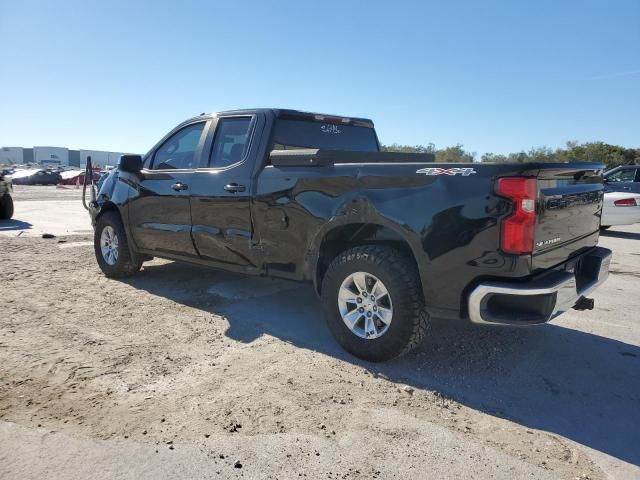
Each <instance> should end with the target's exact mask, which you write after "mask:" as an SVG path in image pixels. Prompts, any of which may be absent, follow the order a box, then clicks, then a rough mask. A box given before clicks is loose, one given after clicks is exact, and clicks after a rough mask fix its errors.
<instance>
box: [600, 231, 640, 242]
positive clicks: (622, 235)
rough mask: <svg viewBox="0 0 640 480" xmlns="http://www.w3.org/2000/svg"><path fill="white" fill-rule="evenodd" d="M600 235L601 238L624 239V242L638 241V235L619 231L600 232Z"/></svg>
mask: <svg viewBox="0 0 640 480" xmlns="http://www.w3.org/2000/svg"><path fill="white" fill-rule="evenodd" d="M600 235H602V236H603V237H615V238H624V239H626V240H640V233H636V232H621V231H619V230H602V231H601V232H600Z"/></svg>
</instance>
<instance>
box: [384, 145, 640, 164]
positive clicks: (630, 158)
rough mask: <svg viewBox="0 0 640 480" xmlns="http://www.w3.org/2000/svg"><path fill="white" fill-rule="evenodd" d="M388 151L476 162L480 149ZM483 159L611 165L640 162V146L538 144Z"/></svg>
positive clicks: (432, 147)
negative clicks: (551, 145)
mask: <svg viewBox="0 0 640 480" xmlns="http://www.w3.org/2000/svg"><path fill="white" fill-rule="evenodd" d="M382 150H383V151H385V152H404V153H431V154H433V155H435V161H436V162H443V163H454V162H473V161H476V157H477V154H476V152H469V151H467V150H465V149H464V146H463V145H462V144H458V145H455V146H453V147H446V148H443V149H437V148H436V147H435V145H434V144H433V143H429V144H427V145H399V144H397V143H393V144H391V145H383V146H382ZM480 161H481V162H514V163H524V162H572V161H584V162H601V163H604V164H605V165H606V166H607V168H613V167H616V166H618V165H626V164H633V163H639V164H640V148H625V147H621V146H619V145H610V144H608V143H604V142H585V143H578V142H567V143H566V145H565V146H564V147H560V148H556V149H552V148H548V147H535V148H531V149H530V150H528V151H524V150H522V151H520V152H516V153H509V154H506V155H504V154H498V153H485V154H484V155H482V156H481V157H480Z"/></svg>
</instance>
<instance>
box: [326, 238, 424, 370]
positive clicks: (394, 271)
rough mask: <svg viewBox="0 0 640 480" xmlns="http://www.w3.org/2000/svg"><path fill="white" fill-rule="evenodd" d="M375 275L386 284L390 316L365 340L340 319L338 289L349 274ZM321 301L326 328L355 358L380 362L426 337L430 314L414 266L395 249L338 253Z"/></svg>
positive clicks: (373, 247)
mask: <svg viewBox="0 0 640 480" xmlns="http://www.w3.org/2000/svg"><path fill="white" fill-rule="evenodd" d="M355 272H365V273H368V274H371V275H375V276H376V277H377V278H378V279H380V281H382V283H383V284H384V285H385V286H386V288H387V290H388V292H389V296H390V297H391V299H392V302H393V317H392V321H391V322H390V324H389V327H388V330H387V331H386V332H385V333H383V334H382V335H381V336H380V337H378V338H374V339H366V338H362V337H359V336H358V335H356V334H355V333H353V332H352V331H351V330H350V329H349V327H347V325H346V324H345V322H344V321H343V320H342V316H341V315H340V311H339V308H338V292H339V290H340V287H341V285H342V282H343V281H344V280H345V279H346V278H347V277H348V276H349V275H351V274H352V273H355ZM322 301H323V304H324V308H325V317H326V321H327V325H328V326H329V330H331V333H332V334H333V336H334V337H335V339H336V340H337V341H338V343H339V344H340V345H342V347H343V348H344V349H345V350H347V351H348V352H349V353H351V354H353V355H355V356H356V357H358V358H362V359H364V360H368V361H371V362H381V361H385V360H390V359H392V358H395V357H398V356H400V355H404V354H405V353H407V352H409V351H410V350H412V349H413V348H415V347H416V346H417V345H418V344H419V343H420V342H421V341H422V339H423V338H424V337H425V335H426V333H427V329H428V326H429V315H428V313H427V311H426V310H425V306H424V298H423V295H422V288H421V283H420V278H419V275H418V272H417V271H416V268H415V265H414V264H413V263H412V262H411V261H410V260H409V259H408V258H407V257H406V256H405V255H404V254H402V253H401V252H399V251H398V250H396V249H394V248H390V247H385V246H377V245H365V246H361V247H355V248H351V249H349V250H347V251H345V252H342V253H341V254H339V255H338V256H337V257H336V258H335V259H334V260H333V261H332V262H331V264H330V265H329V268H328V269H327V272H326V274H325V276H324V279H323V281H322Z"/></svg>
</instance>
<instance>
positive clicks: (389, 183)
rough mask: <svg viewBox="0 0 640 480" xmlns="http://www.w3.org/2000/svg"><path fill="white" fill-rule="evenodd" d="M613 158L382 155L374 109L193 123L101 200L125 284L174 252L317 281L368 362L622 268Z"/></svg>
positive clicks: (533, 320) (517, 314)
mask: <svg viewBox="0 0 640 480" xmlns="http://www.w3.org/2000/svg"><path fill="white" fill-rule="evenodd" d="M603 168H604V167H603V165H600V164H594V163H553V164H545V163H529V164H485V163H466V164H461V163H457V164H442V163H434V158H433V156H432V155H428V154H402V153H392V152H381V151H380V144H379V142H378V138H377V136H376V132H375V130H374V128H373V123H372V122H371V121H370V120H368V119H364V118H346V117H340V116H332V115H322V114H314V113H306V112H299V111H294V110H283V109H255V110H239V111H229V112H221V113H217V114H211V115H200V116H197V117H194V118H191V119H189V120H187V121H185V122H183V123H181V124H180V125H178V126H177V127H176V128H174V129H173V130H172V131H171V132H169V133H168V134H167V135H166V136H165V137H164V138H163V139H162V140H160V142H158V144H157V145H156V146H154V147H153V148H152V149H151V150H150V151H149V153H147V154H146V155H145V156H144V157H141V156H135V155H126V156H123V157H122V158H121V159H120V164H119V168H118V169H115V170H114V171H113V172H111V173H110V174H109V176H108V177H106V178H105V179H104V180H103V181H102V184H101V188H100V190H99V192H98V194H97V197H96V198H95V200H94V201H92V202H91V203H90V206H89V210H90V213H91V217H92V222H93V225H94V227H95V242H94V243H95V254H96V258H97V261H98V264H99V265H100V268H101V269H102V271H103V272H104V273H105V274H106V275H107V276H109V277H120V276H126V275H131V274H133V273H135V272H136V271H138V270H139V269H140V267H141V265H142V263H143V262H144V261H145V260H149V259H151V258H153V257H163V258H167V259H172V260H178V261H184V262H192V263H196V264H199V265H206V266H210V267H214V268H220V269H225V270H231V271H234V272H243V273H246V274H252V275H268V276H273V277H281V278H287V279H292V280H299V281H310V282H312V283H313V285H314V287H315V289H316V291H317V293H318V294H319V295H320V296H321V298H322V302H323V305H324V308H325V309H326V319H327V323H328V326H329V328H330V330H331V332H332V333H333V335H334V336H335V338H336V339H337V340H338V342H340V344H341V345H343V347H344V348H345V349H346V350H348V351H349V352H351V353H353V354H354V355H356V356H358V357H361V358H364V359H368V360H372V361H381V360H387V359H390V358H393V357H395V356H398V355H400V354H403V353H405V352H407V351H408V350H410V349H411V348H412V347H414V346H415V345H416V344H418V342H419V341H420V340H421V339H422V338H423V336H424V335H425V334H426V332H427V327H428V324H429V318H430V317H434V316H435V317H439V318H443V317H444V318H452V319H453V318H455V319H470V320H471V321H473V322H476V323H483V324H508V325H532V324H541V323H545V322H547V321H549V320H551V319H552V318H554V317H556V316H557V315H559V314H560V313H562V312H564V311H566V310H568V309H570V308H572V307H573V308H577V309H590V308H593V300H591V299H588V298H586V295H588V294H589V293H590V292H591V291H592V290H593V289H594V288H596V287H597V286H598V285H599V284H600V283H602V282H603V281H604V280H605V278H606V277H607V275H608V269H609V261H610V257H611V251H609V250H607V249H605V248H602V247H597V246H596V244H597V242H598V235H599V227H600V215H601V211H602V201H603V183H602V173H603Z"/></svg>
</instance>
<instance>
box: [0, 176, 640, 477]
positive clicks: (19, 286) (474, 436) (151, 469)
mask: <svg viewBox="0 0 640 480" xmlns="http://www.w3.org/2000/svg"><path fill="white" fill-rule="evenodd" d="M15 200H16V218H15V219H14V220H12V221H10V222H1V223H0V299H1V301H2V304H1V308H0V477H1V478H21V479H24V478H42V477H46V478H89V477H91V478H236V477H238V478H240V477H242V478H329V479H358V478H460V477H464V478H504V479H514V478H536V479H537V478H548V479H558V478H561V479H574V478H589V479H601V478H639V477H640V468H639V467H638V466H639V465H640V428H639V426H640V331H639V329H638V313H637V312H638V311H640V278H639V277H640V248H638V246H639V245H640V228H638V227H637V226H634V227H624V228H617V229H612V231H610V232H608V233H606V234H604V235H603V236H602V238H601V244H602V245H604V246H608V247H609V248H613V249H614V252H615V257H614V261H613V263H612V274H611V276H610V278H609V280H608V281H607V283H606V284H605V285H604V286H603V287H602V288H601V289H600V290H599V291H598V292H596V293H595V295H594V298H595V299H596V309H595V310H593V311H590V312H575V311H572V312H570V313H568V314H566V315H564V316H562V317H561V318H559V319H557V320H555V321H554V322H552V323H551V324H549V325H545V326H542V327H534V328H524V329H511V328H490V327H482V328H481V327H475V326H471V325H467V324H466V323H465V324H463V323H458V324H455V323H454V324H452V323H451V322H445V321H438V320H434V322H433V328H432V330H431V335H430V336H429V338H428V339H427V340H426V341H425V342H424V344H423V345H422V346H421V347H420V348H419V349H418V351H416V352H414V353H412V354H410V355H408V356H406V357H403V358H401V359H398V360H394V361H392V362H388V363H384V364H370V363H367V362H362V361H359V360H357V359H355V358H353V357H351V356H350V355H348V354H346V353H344V352H343V351H342V350H341V349H340V347H339V346H338V345H337V344H336V343H335V342H334V341H333V339H332V338H331V336H330V334H329V332H328V330H327V328H326V327H325V325H324V323H323V320H322V318H321V313H320V310H321V305H320V302H319V300H318V299H317V298H316V297H315V295H314V293H313V291H312V289H311V287H310V286H308V285H301V284H296V283H291V282H285V281H279V280H270V279H264V278H249V277H243V276H240V275H233V274H229V273H224V272H218V271H212V270H206V269H202V268H199V267H194V266H188V265H183V264H178V263H173V262H168V261H164V260H154V261H152V262H149V263H147V264H145V266H144V268H143V270H142V272H140V274H138V275H137V276H134V277H132V278H130V279H127V280H124V281H122V280H109V279H106V278H105V277H104V276H102V275H101V273H100V272H99V269H98V267H97V265H96V262H95V259H94V256H93V249H92V246H91V243H90V241H91V238H92V237H91V234H90V233H89V232H90V226H89V224H88V217H83V216H81V215H84V212H83V211H79V210H78V208H77V203H78V202H79V199H78V192H73V191H72V192H71V193H69V192H64V193H62V194H60V192H56V191H55V190H54V189H51V188H46V187H21V188H19V189H18V188H16V192H15ZM35 203H38V204H39V205H40V206H37V205H34V204H35ZM60 209H62V211H61V210H60ZM54 210H55V211H54ZM60 214H64V215H65V216H66V217H67V218H68V219H69V220H68V221H69V222H72V223H74V225H78V228H75V227H74V229H73V233H72V234H66V233H65V232H66V231H67V229H66V227H64V226H62V227H60V228H59V231H57V232H52V233H55V235H56V236H55V238H52V239H43V238H41V232H42V229H43V228H45V227H46V225H47V224H46V223H44V222H46V221H47V220H50V219H51V218H52V216H53V215H60ZM42 225H45V227H42ZM85 227H86V230H85ZM84 231H86V233H80V234H78V232H84ZM20 232H23V233H22V234H21V233H20Z"/></svg>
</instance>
